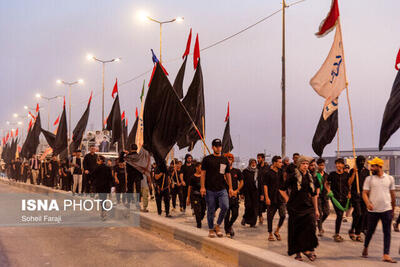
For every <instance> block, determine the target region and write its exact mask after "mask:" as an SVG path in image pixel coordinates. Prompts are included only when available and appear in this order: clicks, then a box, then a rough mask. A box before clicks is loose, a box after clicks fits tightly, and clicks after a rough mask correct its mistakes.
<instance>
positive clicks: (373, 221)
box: [364, 210, 393, 254]
mask: <svg viewBox="0 0 400 267" xmlns="http://www.w3.org/2000/svg"><path fill="white" fill-rule="evenodd" d="M367 217H368V230H367V235H366V236H365V242H364V247H366V248H367V247H368V245H369V242H370V241H371V239H372V235H373V234H374V233H375V229H376V226H377V225H378V222H379V220H381V221H382V231H383V254H389V253H390V239H391V230H392V228H391V223H392V218H393V217H392V211H391V210H388V211H385V212H368V215H367Z"/></svg>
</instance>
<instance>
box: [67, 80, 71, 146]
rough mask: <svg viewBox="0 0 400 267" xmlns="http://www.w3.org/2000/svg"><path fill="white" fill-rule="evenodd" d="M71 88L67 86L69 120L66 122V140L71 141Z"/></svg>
mask: <svg viewBox="0 0 400 267" xmlns="http://www.w3.org/2000/svg"><path fill="white" fill-rule="evenodd" d="M71 87H72V85H71V84H70V85H69V120H68V124H69V125H68V129H69V131H68V138H69V140H71Z"/></svg>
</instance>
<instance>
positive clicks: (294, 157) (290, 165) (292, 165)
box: [286, 153, 300, 176]
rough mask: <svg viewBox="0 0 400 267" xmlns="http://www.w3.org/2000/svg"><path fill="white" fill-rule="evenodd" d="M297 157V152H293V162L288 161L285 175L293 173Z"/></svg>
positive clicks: (298, 155)
mask: <svg viewBox="0 0 400 267" xmlns="http://www.w3.org/2000/svg"><path fill="white" fill-rule="evenodd" d="M299 157H300V154H299V153H293V162H292V163H290V164H289V166H288V167H287V168H286V172H287V176H289V175H291V174H294V170H295V169H296V164H297V160H298V159H299Z"/></svg>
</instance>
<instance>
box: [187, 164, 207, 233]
mask: <svg viewBox="0 0 400 267" xmlns="http://www.w3.org/2000/svg"><path fill="white" fill-rule="evenodd" d="M194 166H195V169H196V173H195V174H193V176H192V177H191V178H190V185H189V190H188V198H187V202H188V203H191V205H192V208H193V211H194V215H195V217H196V223H197V228H201V221H202V220H203V218H204V215H205V214H206V200H205V198H204V197H203V196H201V194H200V188H201V185H200V179H201V163H200V162H197V163H195V164H194Z"/></svg>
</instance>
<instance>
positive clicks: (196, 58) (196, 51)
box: [193, 34, 200, 69]
mask: <svg viewBox="0 0 400 267" xmlns="http://www.w3.org/2000/svg"><path fill="white" fill-rule="evenodd" d="M199 59H200V47H199V34H197V35H196V43H195V44H194V53H193V65H194V69H196V68H197V63H198V62H199Z"/></svg>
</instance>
